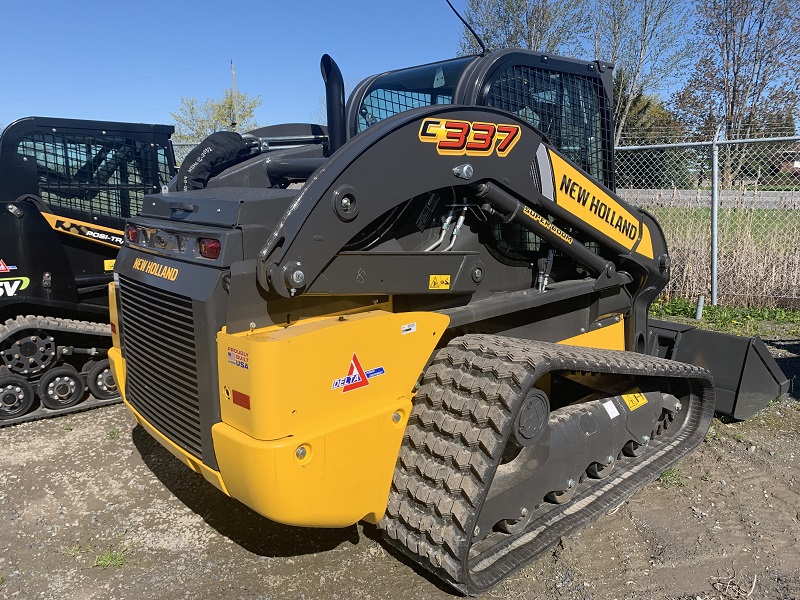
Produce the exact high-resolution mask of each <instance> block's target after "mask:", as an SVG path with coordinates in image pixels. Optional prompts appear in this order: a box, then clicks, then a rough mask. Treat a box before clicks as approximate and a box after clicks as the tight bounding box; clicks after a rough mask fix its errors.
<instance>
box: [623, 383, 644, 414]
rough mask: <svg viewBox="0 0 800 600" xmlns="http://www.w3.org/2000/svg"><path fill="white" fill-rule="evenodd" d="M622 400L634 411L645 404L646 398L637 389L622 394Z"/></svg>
mask: <svg viewBox="0 0 800 600" xmlns="http://www.w3.org/2000/svg"><path fill="white" fill-rule="evenodd" d="M622 399H623V400H624V401H625V404H627V405H628V408H629V409H630V410H636V409H637V408H640V407H642V406H644V405H645V404H647V398H645V397H644V394H642V392H641V391H640V390H639V389H638V388H633V389H632V390H631V391H630V392H628V393H627V394H622Z"/></svg>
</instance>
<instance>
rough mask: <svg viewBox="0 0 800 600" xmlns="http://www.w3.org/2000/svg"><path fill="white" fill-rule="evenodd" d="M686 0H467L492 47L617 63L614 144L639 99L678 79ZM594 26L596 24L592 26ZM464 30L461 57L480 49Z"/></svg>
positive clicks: (475, 22)
mask: <svg viewBox="0 0 800 600" xmlns="http://www.w3.org/2000/svg"><path fill="white" fill-rule="evenodd" d="M687 11H688V9H687V8H686V3H685V2H683V1H682V0H640V1H638V2H631V1H630V0H577V1H574V2H564V1H553V0H468V6H467V14H466V17H467V20H468V21H469V22H470V23H471V24H472V26H473V27H474V28H475V30H476V32H477V33H478V35H480V36H481V37H482V38H483V39H484V41H485V42H486V44H487V46H488V47H489V48H491V49H496V48H508V47H519V48H528V49H531V50H537V51H539V52H548V53H561V54H566V55H572V56H587V55H591V54H593V55H594V57H595V58H598V59H603V60H606V61H609V62H612V63H615V64H616V69H617V73H622V75H623V76H622V77H619V78H618V82H619V83H621V84H622V85H624V88H623V89H621V90H620V91H621V92H622V93H619V94H615V106H614V114H615V120H616V131H615V143H619V140H620V139H621V137H622V133H623V131H624V130H625V127H626V124H627V120H628V116H629V114H630V112H631V110H632V108H633V106H634V104H635V102H637V98H639V99H640V98H642V97H643V96H644V95H654V94H657V93H659V92H660V91H661V90H662V89H664V88H665V87H666V85H668V84H669V83H671V82H672V80H673V79H674V78H675V77H676V76H677V75H678V74H679V69H678V67H677V64H678V63H679V62H680V61H685V60H686V56H687V51H688V47H689V45H688V43H687V35H686V32H687V31H688V30H689V28H688V27H686V18H687ZM590 21H591V22H590ZM478 50H479V48H478V45H477V43H476V42H475V40H474V39H473V38H472V36H471V35H470V34H469V32H468V31H466V30H465V31H464V35H463V37H462V40H461V45H460V52H461V53H462V54H468V53H472V52H476V51H478Z"/></svg>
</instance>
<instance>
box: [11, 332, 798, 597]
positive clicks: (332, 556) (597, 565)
mask: <svg viewBox="0 0 800 600" xmlns="http://www.w3.org/2000/svg"><path fill="white" fill-rule="evenodd" d="M771 349H772V351H773V352H774V353H775V355H776V356H777V357H778V359H779V361H780V362H781V366H782V368H783V369H784V371H785V372H786V373H787V374H788V375H790V376H791V377H794V376H795V375H798V374H800V358H798V354H800V342H799V341H798V340H796V339H786V338H782V339H780V340H776V341H774V342H773V343H772V344H771ZM795 393H796V390H795ZM0 440H2V448H3V452H2V454H0V524H2V527H1V528H0V582H2V583H0V597H2V598H70V599H72V598H74V599H84V598H86V599H89V598H97V599H99V598H103V599H114V598H120V599H121V598H126V599H127V598H131V599H133V598H136V599H138V598H219V597H223V596H224V597H228V598H242V599H256V598H261V599H267V598H364V599H370V598H376V599H377V598H451V597H452V595H451V591H450V590H449V589H447V588H444V587H441V586H440V584H438V583H437V582H436V581H435V580H433V579H431V578H429V577H428V576H427V575H426V573H424V572H423V571H421V570H419V569H417V568H416V567H415V566H414V565H412V564H410V563H408V562H407V561H406V560H405V559H403V558H401V557H399V556H398V555H396V554H395V553H394V552H393V551H391V550H389V549H388V547H387V546H385V545H383V544H382V542H381V541H380V535H379V532H378V531H377V530H376V529H375V527H373V526H370V525H365V524H362V523H359V524H358V525H356V526H353V527H348V528H346V529H341V530H325V529H315V530H311V529H299V528H293V527H287V526H283V525H278V524H276V523H272V522H270V521H268V520H266V519H264V518H263V517H260V516H258V515H257V514H255V513H253V512H252V511H250V510H249V509H247V508H246V507H245V506H244V505H242V504H240V503H239V502H237V501H235V500H232V499H230V498H228V497H226V496H224V495H223V494H222V493H221V492H219V491H217V490H216V489H215V488H214V487H212V486H211V485H210V484H208V483H206V482H205V480H204V479H203V478H202V477H200V476H199V475H196V474H194V473H192V472H190V471H189V470H188V469H187V468H185V467H184V466H183V465H182V464H181V463H180V462H178V461H177V460H176V459H175V458H173V457H172V455H171V454H169V453H168V452H167V451H166V450H164V449H163V448H161V446H159V445H158V444H157V443H155V442H154V441H153V440H152V439H151V438H150V437H149V436H148V435H147V434H146V433H145V432H144V430H142V428H141V427H139V426H137V425H136V423H135V421H134V420H133V419H132V417H130V416H129V414H128V413H127V411H126V410H125V408H124V407H122V406H120V405H117V406H112V407H107V408H101V409H97V410H93V411H89V412H86V413H81V414H76V415H72V416H68V417H62V418H60V419H50V420H44V421H38V422H34V423H28V424H24V425H19V426H16V427H10V428H6V429H2V430H0ZM798 452H800V402H797V400H796V399H795V398H788V399H785V400H783V401H780V402H775V403H773V404H771V405H770V406H769V407H768V408H766V409H765V410H764V411H762V412H761V413H759V414H758V415H757V416H756V417H754V418H753V419H751V420H749V421H746V422H742V423H724V422H722V421H720V420H715V421H714V425H713V427H712V430H711V432H710V433H709V435H708V436H707V438H706V440H705V442H704V443H703V444H702V445H701V447H700V448H699V449H698V450H697V451H696V452H694V453H693V454H691V455H690V456H689V457H687V458H686V459H685V460H684V461H683V462H682V463H680V465H679V466H678V467H677V468H676V469H674V470H673V471H671V472H670V476H669V477H666V476H665V477H663V478H662V479H661V480H659V481H657V482H655V483H653V484H651V485H650V486H648V487H647V488H645V489H644V490H642V491H641V492H639V493H638V494H637V495H635V496H634V497H633V498H632V499H631V500H630V501H628V502H626V503H625V504H623V505H622V506H621V507H619V508H618V509H617V510H616V511H615V512H613V514H609V515H607V516H605V517H603V518H602V519H600V520H599V521H598V522H596V523H595V524H594V525H592V526H590V527H588V528H587V529H585V530H583V531H582V532H581V533H580V534H578V535H576V536H573V537H571V538H569V539H565V540H564V541H563V542H562V543H561V545H560V546H558V547H557V548H556V549H555V550H554V551H553V552H552V553H549V554H548V555H546V556H544V557H543V558H540V559H539V560H537V561H535V562H534V563H532V564H530V565H528V566H527V567H525V568H524V569H522V570H521V571H519V572H518V573H517V574H515V575H514V576H513V577H511V578H510V579H508V580H506V581H505V582H503V583H502V584H500V585H499V586H497V587H496V588H494V589H493V590H491V591H490V592H489V593H487V594H486V597H489V598H570V599H572V598H575V599H606V598H608V599H611V598H618V599H624V598H631V599H639V598H654V599H660V598H680V599H692V600H698V599H699V600H710V599H712V598H714V599H717V598H722V599H728V598H730V599H738V598H746V597H749V598H775V599H786V598H800V544H798V542H800V522H799V521H800V512H799V511H800V471H799V470H798V467H797V460H796V457H797V454H798ZM748 594H749V595H748Z"/></svg>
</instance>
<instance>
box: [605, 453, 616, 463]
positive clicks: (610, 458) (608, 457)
mask: <svg viewBox="0 0 800 600" xmlns="http://www.w3.org/2000/svg"><path fill="white" fill-rule="evenodd" d="M612 462H614V457H613V456H611V455H610V454H609V455H608V456H606V464H607V465H610V464H611V463H612Z"/></svg>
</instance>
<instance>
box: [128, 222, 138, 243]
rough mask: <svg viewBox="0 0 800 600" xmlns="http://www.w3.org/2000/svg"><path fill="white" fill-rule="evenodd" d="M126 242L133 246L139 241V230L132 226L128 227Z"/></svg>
mask: <svg viewBox="0 0 800 600" xmlns="http://www.w3.org/2000/svg"><path fill="white" fill-rule="evenodd" d="M128 241H130V242H133V243H134V244H135V243H136V242H138V241H139V230H138V229H136V227H134V226H133V225H128Z"/></svg>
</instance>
